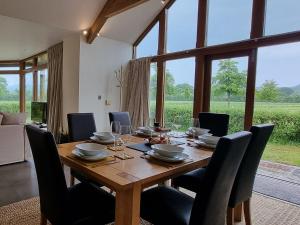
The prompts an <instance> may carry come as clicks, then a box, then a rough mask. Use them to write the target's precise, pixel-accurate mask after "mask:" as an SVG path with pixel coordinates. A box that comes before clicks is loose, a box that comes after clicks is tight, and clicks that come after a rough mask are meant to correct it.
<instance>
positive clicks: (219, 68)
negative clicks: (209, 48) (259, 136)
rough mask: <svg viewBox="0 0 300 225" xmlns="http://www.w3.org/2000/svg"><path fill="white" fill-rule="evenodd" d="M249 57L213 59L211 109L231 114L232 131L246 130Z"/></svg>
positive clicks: (230, 126)
mask: <svg viewBox="0 0 300 225" xmlns="http://www.w3.org/2000/svg"><path fill="white" fill-rule="evenodd" d="M247 68H248V57H239V58H231V59H221V60H213V61H212V79H211V81H212V82H211V97H210V111H211V112H217V113H227V114H229V115H230V121H229V129H230V133H233V132H237V131H240V130H244V117H245V97H246V84H247Z"/></svg>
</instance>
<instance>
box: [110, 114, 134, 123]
mask: <svg viewBox="0 0 300 225" xmlns="http://www.w3.org/2000/svg"><path fill="white" fill-rule="evenodd" d="M108 116H109V123H110V124H111V123H112V122H113V121H119V122H120V125H128V126H131V119H130V115H129V112H109V113H108Z"/></svg>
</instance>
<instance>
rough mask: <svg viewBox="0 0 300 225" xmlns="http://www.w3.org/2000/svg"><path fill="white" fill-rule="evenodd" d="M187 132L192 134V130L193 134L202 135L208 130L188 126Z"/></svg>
mask: <svg viewBox="0 0 300 225" xmlns="http://www.w3.org/2000/svg"><path fill="white" fill-rule="evenodd" d="M188 131H189V133H190V134H193V132H195V133H194V134H195V135H196V136H199V135H203V134H207V133H208V132H209V130H208V129H204V128H199V127H190V128H189V129H188Z"/></svg>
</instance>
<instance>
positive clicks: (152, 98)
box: [149, 63, 157, 121]
mask: <svg viewBox="0 0 300 225" xmlns="http://www.w3.org/2000/svg"><path fill="white" fill-rule="evenodd" d="M150 76H151V77H150V89H149V91H150V93H149V107H150V120H151V121H154V119H155V113H156V93H157V63H152V64H151V70H150Z"/></svg>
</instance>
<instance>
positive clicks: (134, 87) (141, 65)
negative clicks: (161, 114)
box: [123, 58, 151, 128]
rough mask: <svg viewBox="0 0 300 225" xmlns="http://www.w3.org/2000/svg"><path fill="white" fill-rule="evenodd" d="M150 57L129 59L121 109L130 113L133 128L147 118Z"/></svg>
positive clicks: (144, 122) (140, 124) (146, 120)
mask: <svg viewBox="0 0 300 225" xmlns="http://www.w3.org/2000/svg"><path fill="white" fill-rule="evenodd" d="M150 64H151V59H149V58H142V59H136V60H131V61H130V62H129V64H128V66H127V69H126V73H125V77H124V86H123V88H124V89H123V95H124V101H123V111H128V112H129V114H130V115H131V122H132V126H133V127H134V128H136V127H139V126H145V125H146V124H147V122H148V120H149V82H150Z"/></svg>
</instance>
